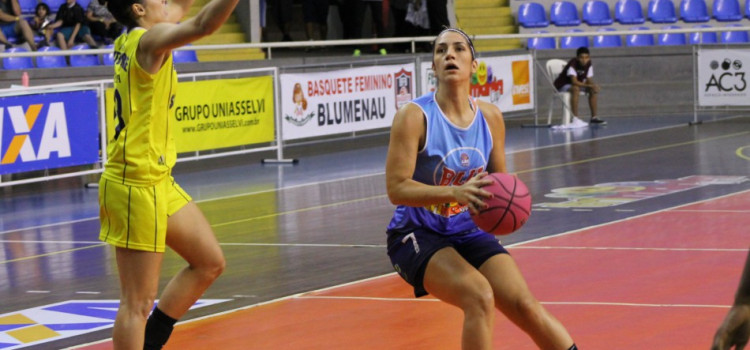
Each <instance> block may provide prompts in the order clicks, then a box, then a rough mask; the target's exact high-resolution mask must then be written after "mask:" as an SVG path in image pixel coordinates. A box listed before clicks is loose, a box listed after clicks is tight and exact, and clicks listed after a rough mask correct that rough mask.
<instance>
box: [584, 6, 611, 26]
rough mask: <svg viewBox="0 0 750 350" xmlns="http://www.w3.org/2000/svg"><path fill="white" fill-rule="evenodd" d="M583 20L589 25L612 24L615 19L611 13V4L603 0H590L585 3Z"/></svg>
mask: <svg viewBox="0 0 750 350" xmlns="http://www.w3.org/2000/svg"><path fill="white" fill-rule="evenodd" d="M582 10H583V16H582V17H583V21H584V22H586V24H588V25H592V26H602V25H610V24H612V22H614V20H613V19H612V17H611V16H610V15H609V5H607V3H606V2H604V1H601V0H589V1H586V3H584V4H583V9H582Z"/></svg>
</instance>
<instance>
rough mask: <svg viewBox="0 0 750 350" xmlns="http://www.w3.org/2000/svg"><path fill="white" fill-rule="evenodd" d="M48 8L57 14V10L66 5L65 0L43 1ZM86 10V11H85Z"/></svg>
mask: <svg viewBox="0 0 750 350" xmlns="http://www.w3.org/2000/svg"><path fill="white" fill-rule="evenodd" d="M42 2H44V3H45V4H47V6H49V10H50V11H51V12H53V13H55V12H57V10H59V9H60V6H62V5H63V4H64V3H65V0H43V1H42ZM84 10H85V9H84Z"/></svg>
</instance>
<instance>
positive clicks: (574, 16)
mask: <svg viewBox="0 0 750 350" xmlns="http://www.w3.org/2000/svg"><path fill="white" fill-rule="evenodd" d="M549 18H550V21H551V22H552V23H553V24H554V25H556V26H561V27H562V26H577V25H580V24H581V19H580V18H578V9H577V8H576V4H574V3H572V2H570V1H556V2H554V3H553V4H552V7H550V15H549Z"/></svg>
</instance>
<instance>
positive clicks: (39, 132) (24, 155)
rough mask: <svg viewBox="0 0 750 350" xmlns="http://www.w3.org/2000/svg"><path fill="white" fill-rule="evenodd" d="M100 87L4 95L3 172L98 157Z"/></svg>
mask: <svg viewBox="0 0 750 350" xmlns="http://www.w3.org/2000/svg"><path fill="white" fill-rule="evenodd" d="M97 101H98V99H97V96H96V91H93V90H85V91H71V92H59V93H44V94H35V95H23V96H8V97H0V174H11V173H21V172H26V171H33V170H42V169H54V168H60V167H67V166H76V165H85V164H94V163H96V162H97V161H98V160H99V138H98V136H99V116H98V115H99V113H98V107H97V106H98V103H97Z"/></svg>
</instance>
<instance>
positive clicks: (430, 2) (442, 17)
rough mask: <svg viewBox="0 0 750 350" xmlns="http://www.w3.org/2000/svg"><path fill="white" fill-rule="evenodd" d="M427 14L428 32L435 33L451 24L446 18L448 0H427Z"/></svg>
mask: <svg viewBox="0 0 750 350" xmlns="http://www.w3.org/2000/svg"><path fill="white" fill-rule="evenodd" d="M427 16H429V18H430V34H432V35H437V34H440V32H442V31H443V29H445V28H448V27H450V26H451V21H450V19H448V0H427Z"/></svg>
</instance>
